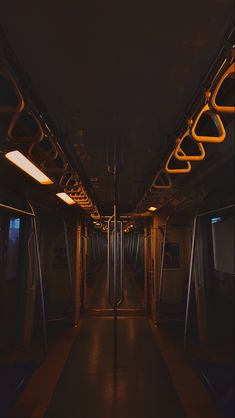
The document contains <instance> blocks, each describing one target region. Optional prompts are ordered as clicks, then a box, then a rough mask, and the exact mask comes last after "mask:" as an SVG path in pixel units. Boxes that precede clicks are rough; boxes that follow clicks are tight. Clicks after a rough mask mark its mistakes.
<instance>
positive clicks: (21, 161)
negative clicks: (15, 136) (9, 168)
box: [5, 151, 53, 184]
mask: <svg viewBox="0 0 235 418" xmlns="http://www.w3.org/2000/svg"><path fill="white" fill-rule="evenodd" d="M5 157H6V158H7V159H8V160H10V161H11V162H12V163H13V164H15V165H16V166H17V167H19V168H20V169H21V170H23V171H25V173H27V174H29V175H30V176H31V177H33V178H34V179H35V180H37V181H38V182H39V183H41V184H52V183H53V181H52V180H51V179H49V178H48V177H47V176H46V175H45V174H44V173H43V172H42V171H41V170H39V168H37V167H36V166H35V165H34V164H33V163H31V161H29V160H28V158H26V157H25V156H24V155H23V154H21V152H19V151H11V152H8V153H7V154H5Z"/></svg>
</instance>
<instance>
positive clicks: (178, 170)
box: [165, 149, 191, 174]
mask: <svg viewBox="0 0 235 418" xmlns="http://www.w3.org/2000/svg"><path fill="white" fill-rule="evenodd" d="M181 153H182V155H185V154H184V152H183V151H182V150H181ZM174 154H175V150H174V149H173V151H172V153H171V154H170V156H169V158H168V160H167V162H166V164H165V170H166V171H167V173H170V174H181V173H189V172H190V171H191V164H190V162H189V161H185V162H184V163H185V164H184V165H183V167H175V168H174V167H173V168H171V167H170V164H172V162H173V161H174V159H175V157H174ZM175 163H179V161H178V160H176V159H175ZM177 165H178V164H177Z"/></svg>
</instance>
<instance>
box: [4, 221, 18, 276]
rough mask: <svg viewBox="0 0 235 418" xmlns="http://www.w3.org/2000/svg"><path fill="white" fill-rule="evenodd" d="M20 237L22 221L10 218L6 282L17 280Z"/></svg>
mask: <svg viewBox="0 0 235 418" xmlns="http://www.w3.org/2000/svg"><path fill="white" fill-rule="evenodd" d="M19 235H20V219H19V218H10V221H9V229H8V247H7V264H6V280H10V279H15V278H16V276H17V268H18V253H19Z"/></svg>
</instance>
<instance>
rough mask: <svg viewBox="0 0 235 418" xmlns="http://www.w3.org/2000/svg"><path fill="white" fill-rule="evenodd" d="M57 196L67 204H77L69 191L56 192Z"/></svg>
mask: <svg viewBox="0 0 235 418" xmlns="http://www.w3.org/2000/svg"><path fill="white" fill-rule="evenodd" d="M56 196H58V197H59V198H60V199H62V200H63V201H64V202H65V203H67V205H75V202H74V200H73V199H71V197H69V195H67V193H63V192H62V193H56Z"/></svg>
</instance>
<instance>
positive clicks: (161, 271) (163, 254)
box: [158, 216, 170, 318]
mask: <svg viewBox="0 0 235 418" xmlns="http://www.w3.org/2000/svg"><path fill="white" fill-rule="evenodd" d="M169 219H170V216H168V217H167V218H166V223H165V228H164V236H163V243H162V258H161V267H160V277H159V292H158V318H159V317H160V304H161V296H162V283H163V271H164V258H165V250H166V236H167V226H168V222H169Z"/></svg>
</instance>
